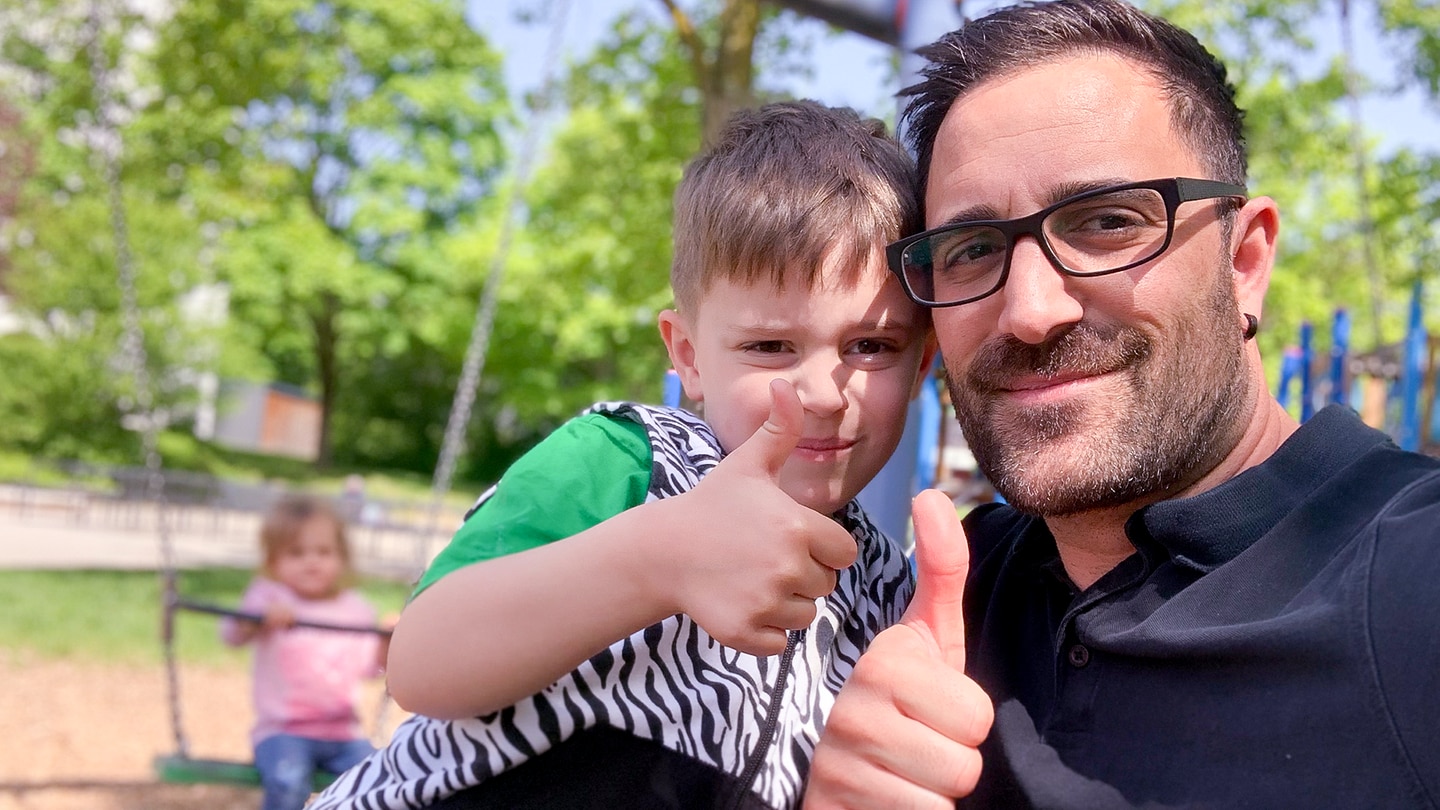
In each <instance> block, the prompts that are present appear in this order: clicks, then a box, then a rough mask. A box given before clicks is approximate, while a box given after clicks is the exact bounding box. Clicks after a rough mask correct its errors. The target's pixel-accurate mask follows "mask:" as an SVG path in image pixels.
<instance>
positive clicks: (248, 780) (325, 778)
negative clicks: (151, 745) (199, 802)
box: [155, 754, 337, 791]
mask: <svg viewBox="0 0 1440 810" xmlns="http://www.w3.org/2000/svg"><path fill="white" fill-rule="evenodd" d="M155 775H156V776H157V777H159V779H160V781H161V782H163V783H165V784H167V785H236V786H239V787H260V772H259V771H257V770H256V769H255V765H254V764H253V763H250V762H236V761H233V760H224V759H192V758H190V757H185V756H180V755H178V754H172V755H170V756H159V757H156V758H155ZM336 778H337V775H336V774H333V773H329V772H328V771H318V770H317V771H316V772H315V775H314V777H313V780H312V785H313V787H314V789H315V790H317V791H319V790H324V789H325V788H326V787H329V785H330V783H331V782H334V781H335V779H336Z"/></svg>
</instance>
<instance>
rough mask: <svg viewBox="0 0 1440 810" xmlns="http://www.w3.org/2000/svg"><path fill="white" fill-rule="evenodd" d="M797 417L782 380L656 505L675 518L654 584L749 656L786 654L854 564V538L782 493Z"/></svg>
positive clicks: (795, 400)
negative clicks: (709, 459) (749, 430)
mask: <svg viewBox="0 0 1440 810" xmlns="http://www.w3.org/2000/svg"><path fill="white" fill-rule="evenodd" d="M804 427H805V413H804V410H803V408H802V407H801V404H800V398H799V396H798V395H797V394H796V393H795V389H794V387H793V386H791V385H790V383H789V382H786V381H784V380H774V381H772V382H771V383H770V414H769V417H768V418H767V419H766V420H765V423H764V424H763V425H761V426H760V428H759V429H757V430H756V431H755V433H754V435H752V436H751V437H750V438H749V439H748V440H746V441H745V443H744V444H742V445H740V446H739V447H737V448H735V449H734V450H733V451H732V452H730V454H729V455H727V456H726V457H725V458H724V459H723V460H722V461H721V462H720V463H719V464H718V465H717V466H716V467H715V469H714V470H711V471H710V473H709V474H708V475H706V476H705V478H704V479H702V480H701V482H700V484H699V485H698V486H696V487H695V489H694V490H692V491H691V492H688V493H685V494H684V495H680V496H678V497H675V498H668V499H666V500H663V501H659V502H657V503H656V504H654V506H655V507H656V508H657V509H662V508H663V509H666V510H667V512H666V513H667V514H668V515H669V516H670V518H669V519H670V520H673V521H674V523H673V524H672V525H673V526H674V529H673V531H671V532H669V533H668V534H669V536H670V543H671V545H670V546H667V548H666V549H664V550H663V553H664V554H665V555H666V556H667V557H668V562H670V563H672V564H671V565H668V566H666V568H665V572H664V573H663V574H662V575H661V578H663V580H664V581H657V582H656V583H655V584H656V585H658V586H659V587H660V588H662V589H663V591H664V592H668V593H671V594H673V606H674V608H675V612H677V613H685V614H687V615H689V616H690V617H691V618H692V619H694V620H695V622H696V623H697V624H699V625H700V626H701V627H703V628H704V629H705V631H706V632H708V633H709V634H710V635H711V636H713V637H715V639H716V640H717V641H719V642H720V643H722V644H724V645H726V646H728V647H733V648H735V649H738V650H742V651H744V652H748V653H752V654H755V655H773V654H775V653H778V652H781V651H782V650H784V649H785V638H786V631H788V630H795V629H799V628H802V627H808V626H809V625H810V623H811V622H812V621H814V619H815V614H816V607H815V600H816V599H819V598H821V597H823V596H826V595H828V594H829V593H830V592H831V591H832V590H834V589H835V582H836V571H837V570H838V569H843V568H848V567H849V566H850V564H851V563H853V562H854V561H855V555H856V546H855V539H854V538H853V537H851V536H850V533H849V532H847V531H846V530H845V529H844V528H842V527H841V526H840V524H838V523H836V522H835V521H834V520H833V519H831V518H830V517H829V516H827V515H822V514H820V513H818V512H815V511H814V510H812V509H809V508H807V507H804V506H801V505H800V504H798V503H796V502H795V500H794V499H793V498H791V497H790V496H789V495H787V494H785V492H784V490H782V489H781V488H780V478H781V474H782V470H783V469H784V467H785V464H786V462H787V461H788V460H789V458H790V454H791V453H792V452H793V451H794V450H795V445H796V443H798V442H799V441H800V438H801V435H802V431H803V430H804Z"/></svg>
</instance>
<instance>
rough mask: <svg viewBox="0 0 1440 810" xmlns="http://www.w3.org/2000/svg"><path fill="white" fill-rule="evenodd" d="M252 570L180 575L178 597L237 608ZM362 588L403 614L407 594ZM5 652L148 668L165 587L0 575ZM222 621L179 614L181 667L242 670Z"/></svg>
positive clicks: (145, 578) (134, 581) (124, 576)
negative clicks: (231, 666) (225, 637)
mask: <svg viewBox="0 0 1440 810" xmlns="http://www.w3.org/2000/svg"><path fill="white" fill-rule="evenodd" d="M250 577H251V572H250V571H248V570H239V569H227V568H213V569H200V570H194V571H182V572H181V573H180V577H179V581H180V592H181V593H182V594H183V595H184V596H185V597H187V598H190V599H194V600H196V601H203V602H212V603H215V604H218V605H221V606H225V607H234V606H235V605H236V604H238V602H239V600H240V594H241V593H242V592H243V591H244V590H245V584H246V583H247V582H249V580H250ZM359 589H360V591H361V593H363V594H364V595H365V596H366V597H367V598H368V599H369V600H370V602H371V603H372V604H373V605H375V608H376V610H377V611H378V612H379V613H380V614H381V615H384V614H386V613H391V612H398V611H399V610H400V608H401V606H402V605H404V603H405V597H406V596H407V595H408V594H409V587H408V586H406V585H403V584H401V583H397V582H390V581H386V580H378V579H367V580H363V581H362V582H361V583H360V584H359ZM0 594H4V595H5V600H4V601H5V607H4V609H3V610H0V650H5V651H9V652H21V653H26V654H31V655H37V656H41V657H45V658H67V659H75V660H83V661H92V662H101V663H106V662H115V663H136V664H148V663H154V662H158V661H160V660H162V655H163V654H162V647H161V640H160V627H161V614H162V609H161V582H160V577H159V575H158V574H156V573H154V572H144V571H139V572H137V571H0ZM218 621H219V620H218V618H216V617H214V616H208V615H204V614H197V613H190V612H186V611H180V612H178V613H177V614H176V628H175V639H176V642H175V644H176V652H177V654H178V655H179V657H180V659H181V660H182V661H187V662H194V663H207V664H221V665H224V664H235V665H243V664H244V662H246V661H247V660H248V658H247V656H248V653H249V651H248V650H246V649H238V650H237V649H231V648H229V647H226V646H225V645H224V644H222V643H221V642H220V639H219V631H218V627H217V624H216V623H217V622H218Z"/></svg>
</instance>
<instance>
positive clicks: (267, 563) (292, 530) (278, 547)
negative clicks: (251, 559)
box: [260, 495, 355, 593]
mask: <svg viewBox="0 0 1440 810" xmlns="http://www.w3.org/2000/svg"><path fill="white" fill-rule="evenodd" d="M316 517H323V518H326V519H328V520H329V521H330V522H331V523H332V524H334V526H335V541H336V543H337V544H338V545H339V550H340V562H341V564H342V568H341V574H340V578H339V579H338V581H337V582H336V593H339V592H340V591H341V590H344V589H345V588H347V587H349V586H350V585H351V584H352V582H353V580H354V576H355V572H354V569H353V568H352V567H351V563H350V541H349V539H348V538H347V537H346V535H345V521H344V519H343V518H341V517H340V513H339V512H338V511H337V510H336V509H335V507H334V505H332V504H331V503H330V502H329V501H328V500H325V499H324V498H317V497H314V496H311V495H285V496H283V497H281V498H280V500H278V501H276V502H275V504H274V505H272V506H271V507H270V511H269V512H267V513H266V514H265V519H264V520H263V521H262V522H261V524H260V556H261V570H262V571H264V572H265V575H266V576H268V577H270V578H271V579H274V578H275V561H276V560H277V559H279V558H280V555H281V554H282V553H283V552H284V551H285V549H287V548H290V547H291V546H293V545H294V544H295V543H296V542H297V540H298V539H299V537H300V529H301V527H302V526H304V525H305V524H306V523H308V522H310V520H311V519H313V518H316Z"/></svg>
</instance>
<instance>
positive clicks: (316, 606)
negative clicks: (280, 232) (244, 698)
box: [220, 577, 381, 743]
mask: <svg viewBox="0 0 1440 810" xmlns="http://www.w3.org/2000/svg"><path fill="white" fill-rule="evenodd" d="M276 602H282V603H284V604H287V605H289V606H290V609H291V610H292V611H293V612H294V614H295V618H296V619H298V620H301V621H311V622H324V623H326V624H336V625H347V626H352V627H373V626H374V625H375V621H376V619H375V609H374V608H373V607H371V606H370V603H369V602H366V601H365V599H364V597H362V596H360V594H358V593H356V592H355V591H344V592H342V593H341V594H340V595H339V596H336V597H335V598H334V599H303V598H301V597H300V596H298V595H297V594H296V593H295V592H294V591H292V590H290V589H289V588H288V587H286V586H284V585H282V584H280V583H279V582H275V581H274V580H271V579H266V578H265V577H256V578H255V579H253V580H251V582H250V587H248V588H247V589H246V590H245V596H244V597H243V598H242V599H241V600H240V610H242V611H244V612H246V613H264V612H265V609H266V607H268V606H269V605H271V604H274V603H276ZM220 637H221V638H222V639H224V641H225V643H227V644H230V645H232V646H238V645H239V644H241V643H243V642H242V641H241V629H240V622H239V621H237V620H235V619H230V618H226V619H223V620H221V622H220ZM379 643H380V637H379V636H377V635H375V634H373V633H347V632H338V631H334V630H317V629H313V628H309V627H292V628H290V629H288V630H280V631H277V632H273V633H265V634H262V635H257V636H256V637H255V638H254V644H255V672H254V676H253V678H252V681H253V684H254V700H255V727H254V729H252V730H251V732H250V739H251V742H252V743H259V742H260V741H261V740H263V739H265V738H266V737H270V736H273V735H275V734H294V735H297V736H300V737H310V738H313V739H318V740H351V739H358V738H362V737H364V736H365V734H364V731H363V730H362V729H361V728H360V720H359V717H358V715H357V714H356V711H355V702H356V698H357V691H358V687H359V685H360V681H361V680H362V679H365V678H373V677H377V676H378V675H379V674H380V673H381V670H380V668H379V666H378V665H377V662H376V660H375V657H376V653H377V650H378V646H379Z"/></svg>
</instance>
